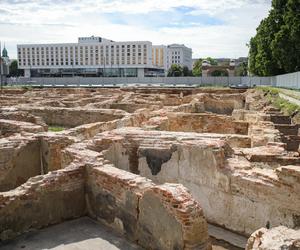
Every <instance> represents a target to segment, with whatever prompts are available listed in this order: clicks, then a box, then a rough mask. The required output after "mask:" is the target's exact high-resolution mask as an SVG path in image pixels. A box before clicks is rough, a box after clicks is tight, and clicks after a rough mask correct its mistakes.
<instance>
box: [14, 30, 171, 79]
mask: <svg viewBox="0 0 300 250" xmlns="http://www.w3.org/2000/svg"><path fill="white" fill-rule="evenodd" d="M17 49H18V63H19V68H20V69H24V71H25V77H30V76H74V75H78V76H127V77H130V76H132V77H142V76H161V75H165V72H166V71H167V70H168V68H169V66H170V63H169V62H168V47H167V46H164V45H160V46H156V45H155V46H154V45H152V43H151V42H149V41H128V42H115V41H112V40H109V39H105V38H102V37H94V36H92V37H80V38H78V43H61V44H22V45H18V46H17Z"/></svg>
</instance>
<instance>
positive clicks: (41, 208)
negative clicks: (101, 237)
mask: <svg viewBox="0 0 300 250" xmlns="http://www.w3.org/2000/svg"><path fill="white" fill-rule="evenodd" d="M83 175H84V173H83V169H82V168H75V169H72V168H69V169H64V170H59V171H56V172H52V173H49V174H47V175H44V176H36V177H33V178H31V179H29V180H28V181H27V182H26V183H25V184H23V185H22V186H20V187H19V188H17V189H15V190H12V191H9V192H3V193H0V240H8V239H12V238H14V237H15V236H17V235H19V234H21V233H24V232H27V231H30V230H33V229H38V228H42V227H46V226H48V225H51V224H57V223H60V222H62V221H64V220H67V219H72V218H76V217H80V216H83V215H84V214H85V199H84V179H83Z"/></svg>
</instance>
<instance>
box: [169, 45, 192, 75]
mask: <svg viewBox="0 0 300 250" xmlns="http://www.w3.org/2000/svg"><path fill="white" fill-rule="evenodd" d="M192 53H193V52H192V49H190V48H188V47H186V46H185V45H184V44H171V45H168V58H167V63H168V64H167V68H168V69H169V68H170V67H171V65H172V64H177V65H180V66H182V67H184V66H187V67H188V68H189V70H192V69H193V61H192Z"/></svg>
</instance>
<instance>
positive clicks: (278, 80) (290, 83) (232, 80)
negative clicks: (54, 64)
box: [7, 72, 300, 89]
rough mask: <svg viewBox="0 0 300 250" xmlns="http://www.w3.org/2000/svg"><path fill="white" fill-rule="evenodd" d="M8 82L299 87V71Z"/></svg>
mask: <svg viewBox="0 0 300 250" xmlns="http://www.w3.org/2000/svg"><path fill="white" fill-rule="evenodd" d="M7 84H8V85H32V86H45V87H64V86H65V87H97V86H98V87H102V86H103V87H109V86H116V87H119V86H128V85H129V86H130V85H135V86H136V85H138V86H143V85H147V86H175V87H176V86H187V87H196V86H206V85H211V86H230V85H238V84H241V85H247V86H255V85H256V86H260V85H267V86H268V85H269V86H274V87H283V88H291V89H300V72H295V73H290V74H284V75H278V76H270V77H257V76H253V77H247V76H246V77H238V76H233V77H34V78H24V77H20V78H9V79H7Z"/></svg>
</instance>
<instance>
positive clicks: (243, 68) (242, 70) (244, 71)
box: [235, 62, 248, 76]
mask: <svg viewBox="0 0 300 250" xmlns="http://www.w3.org/2000/svg"><path fill="white" fill-rule="evenodd" d="M235 75H236V76H247V75H248V63H247V62H242V63H241V64H240V65H239V66H237V67H236V69H235Z"/></svg>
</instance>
